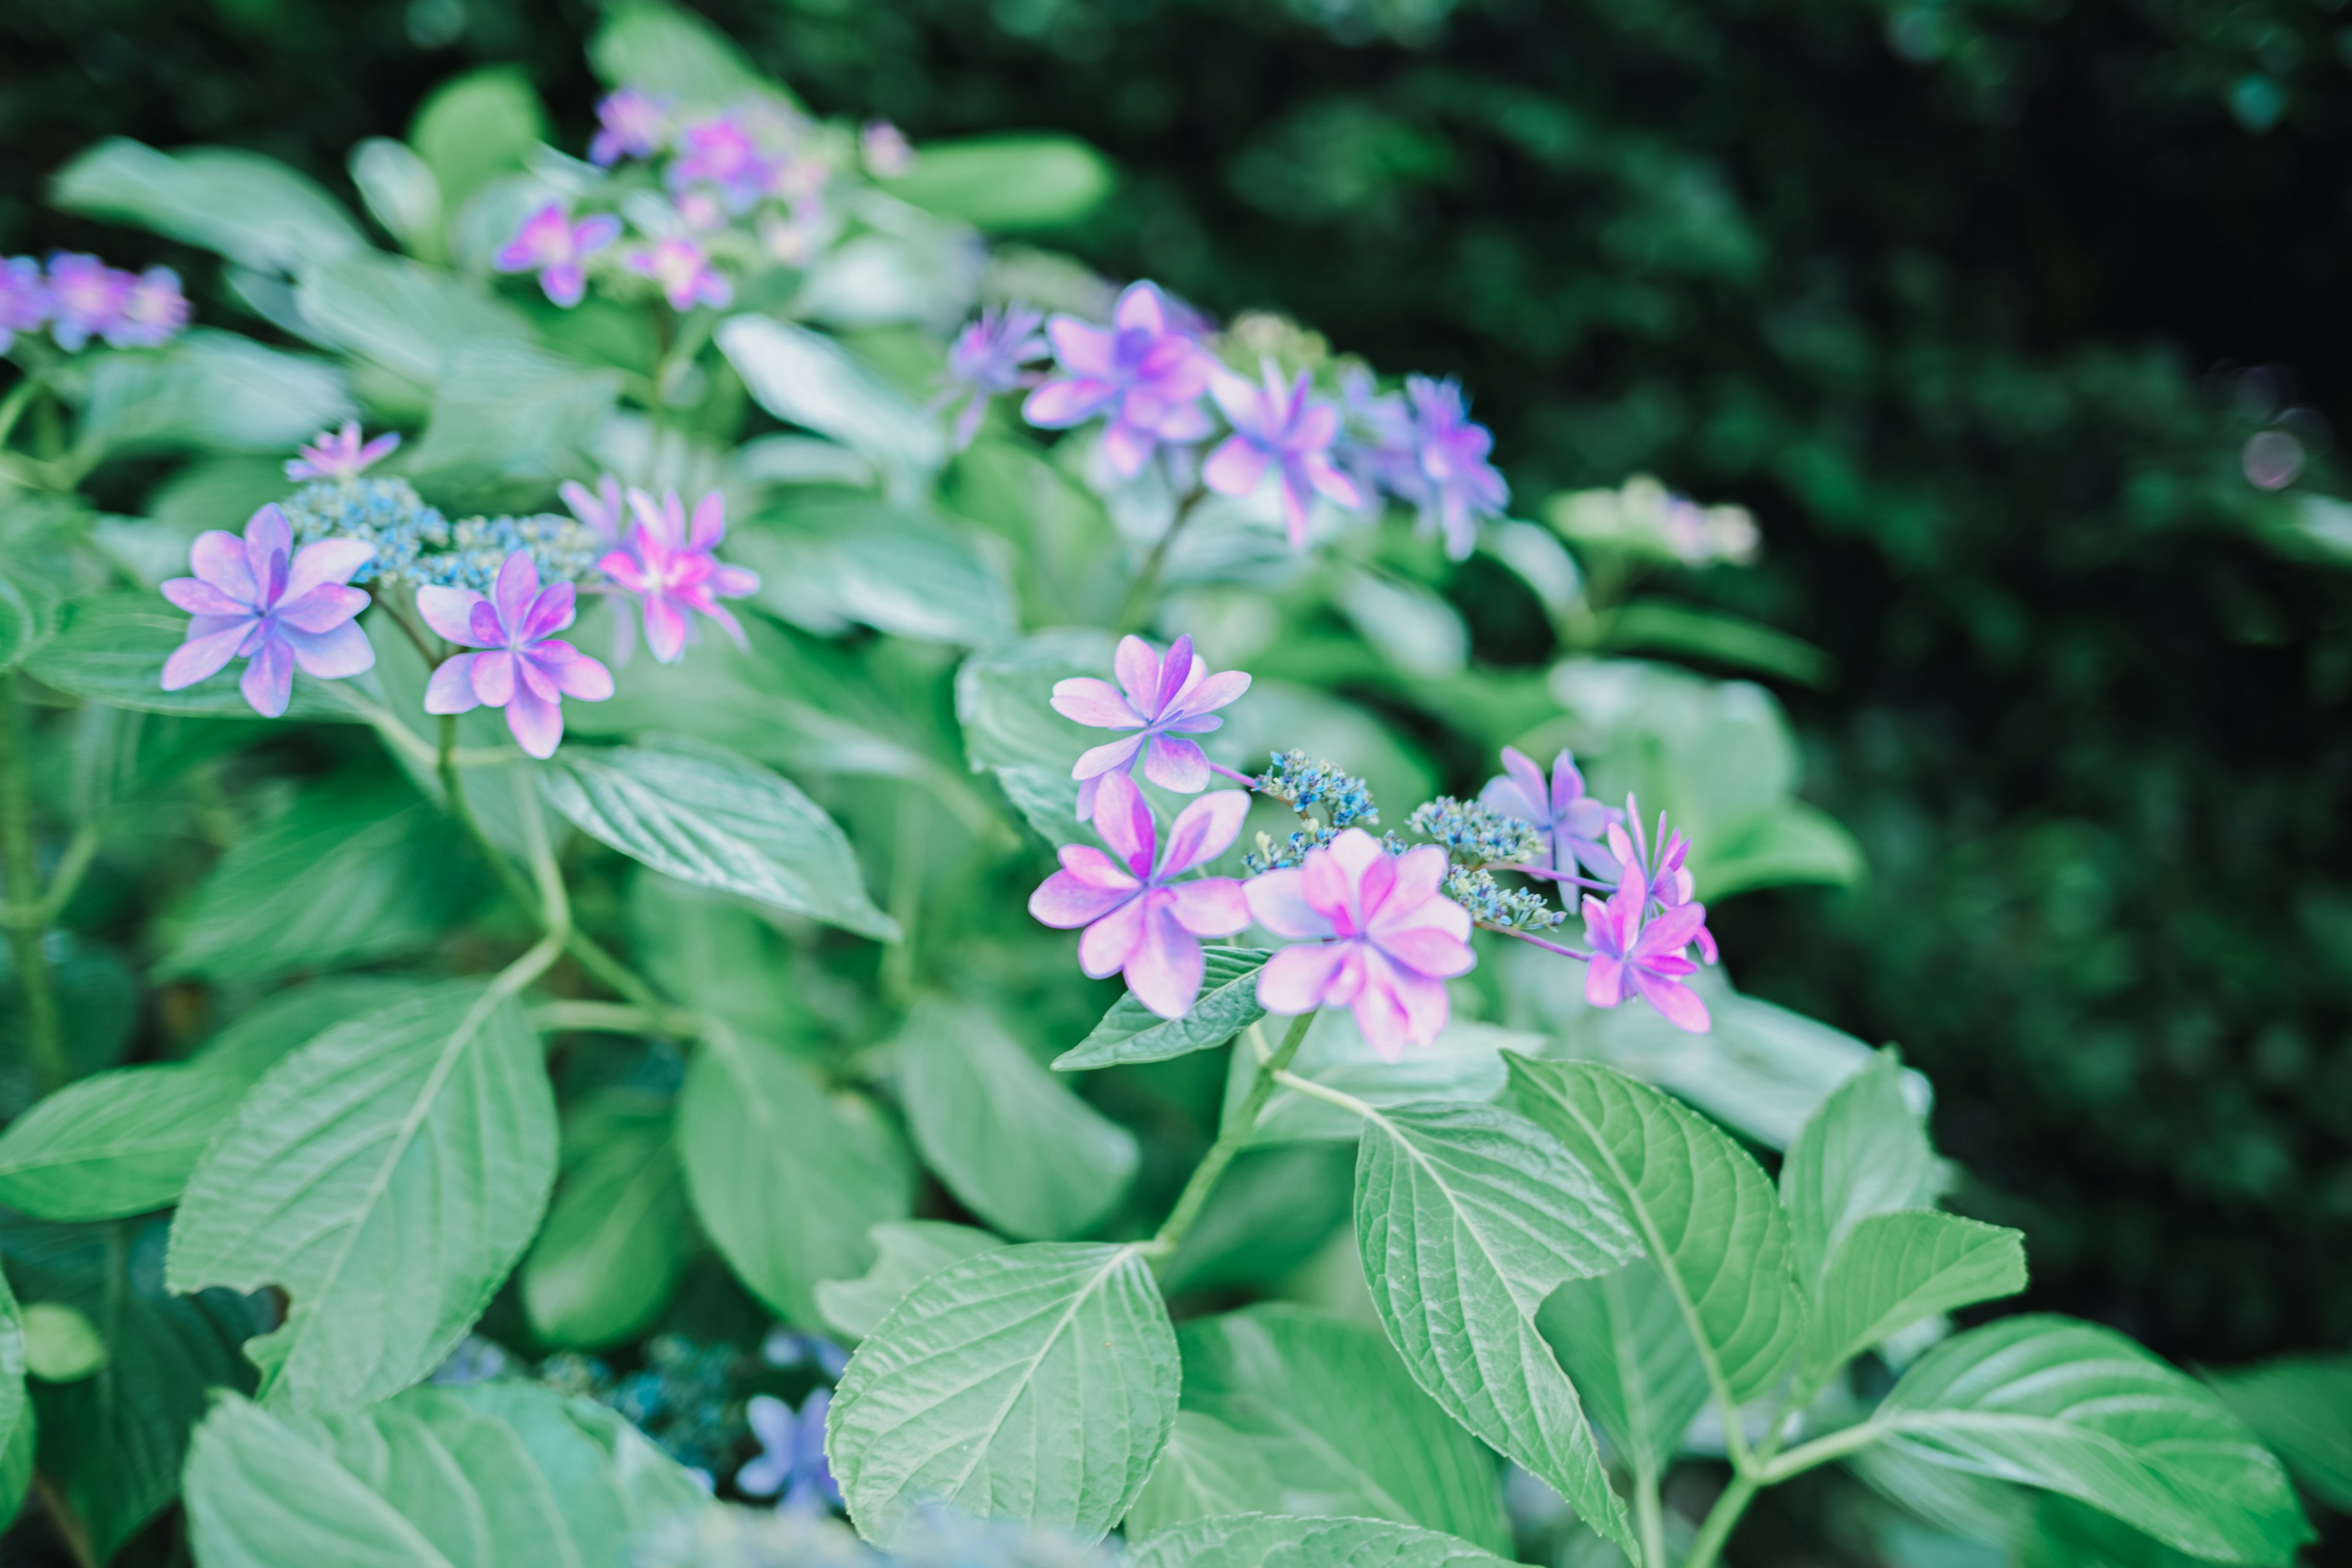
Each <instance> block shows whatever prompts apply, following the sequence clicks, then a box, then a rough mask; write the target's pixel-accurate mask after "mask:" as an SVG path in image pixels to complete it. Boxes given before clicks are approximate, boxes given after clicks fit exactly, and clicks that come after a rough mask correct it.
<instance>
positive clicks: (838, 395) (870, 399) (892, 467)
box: [714, 315, 946, 486]
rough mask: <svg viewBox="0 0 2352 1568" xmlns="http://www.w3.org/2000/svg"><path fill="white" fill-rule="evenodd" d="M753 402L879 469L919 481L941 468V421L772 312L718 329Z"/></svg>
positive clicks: (835, 346)
mask: <svg viewBox="0 0 2352 1568" xmlns="http://www.w3.org/2000/svg"><path fill="white" fill-rule="evenodd" d="M714 336H715V338H716V340H717V342H718V344H719V353H723V354H725V355H726V356H727V362H728V363H730V364H731V365H733V366H734V367H735V370H736V373H737V374H740V376H742V378H743V385H744V387H745V388H746V389H747V390H749V391H750V393H751V397H752V400H753V401H754V402H756V403H758V404H759V405H760V406H761V407H762V408H764V409H766V410H767V411H768V412H769V413H771V414H772V415H774V416H776V417H777V418H779V419H785V420H789V421H791V422H792V423H793V424H795V425H799V426H804V427H806V428H808V429H811V430H814V431H815V432H816V433H817V434H818V435H820V436H830V437H833V438H834V439H835V440H836V441H838V442H840V443H841V444H842V445H843V446H845V447H851V448H853V449H854V450H856V452H858V453H859V454H860V455H861V456H863V457H864V458H866V459H867V460H868V461H870V462H871V463H873V464H874V466H875V467H876V468H881V469H883V470H884V471H885V472H891V473H896V474H897V475H898V476H899V479H898V482H899V484H900V485H901V486H904V485H908V484H913V483H920V482H922V481H923V480H924V479H928V477H929V475H930V473H931V472H932V471H933V470H934V469H936V468H938V467H939V466H940V458H943V457H944V456H945V455H946V453H945V447H944V446H943V444H942V440H941V437H940V422H939V421H938V420H937V419H936V418H934V417H933V416H930V415H929V414H928V413H926V412H924V410H923V409H921V408H920V407H919V406H917V405H915V404H914V403H913V402H911V401H910V400H908V398H907V397H906V396H905V395H903V394H901V393H900V392H899V391H898V388H896V387H894V386H892V385H891V384H889V383H888V382H887V381H885V380H883V379H882V377H881V376H880V375H879V374H877V373H876V372H875V371H873V370H872V369H870V368H868V367H867V365H866V363H865V362H864V361H862V360H860V359H858V358H857V357H856V355H855V354H853V353H850V352H849V351H848V350H847V349H845V348H844V347H842V345H841V344H840V343H839V342H835V340H834V339H832V338H829V337H827V336H825V335H824V333H822V332H818V331H811V330H810V329H809V328H807V327H803V326H798V325H795V324H794V323H792V322H789V321H777V320H775V319H774V318H773V317H771V316H751V315H744V316H730V317H729V318H728V319H727V320H726V321H722V322H720V323H719V330H718V331H717V332H716V333H715V334H714Z"/></svg>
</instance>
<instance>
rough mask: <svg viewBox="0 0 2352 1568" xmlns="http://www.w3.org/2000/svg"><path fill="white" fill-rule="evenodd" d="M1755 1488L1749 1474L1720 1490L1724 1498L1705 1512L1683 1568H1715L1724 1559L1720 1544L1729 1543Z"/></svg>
mask: <svg viewBox="0 0 2352 1568" xmlns="http://www.w3.org/2000/svg"><path fill="white" fill-rule="evenodd" d="M1758 1484H1759V1483H1758V1481H1757V1479H1756V1478H1755V1477H1754V1476H1753V1475H1751V1474H1749V1473H1748V1471H1745V1470H1739V1471H1735V1472H1734V1473H1733V1475H1732V1478H1731V1484H1730V1485H1729V1486H1727V1487H1725V1488H1724V1489H1723V1495H1722V1496H1720V1497H1718V1498H1717V1499H1716V1500H1715V1506H1714V1507H1713V1508H1711V1509H1709V1510H1706V1522H1705V1523H1704V1524H1701V1525H1700V1526H1699V1527H1698V1539H1697V1540H1696V1541H1694V1542H1691V1550H1690V1555H1689V1556H1688V1557H1685V1559H1683V1568H1715V1563H1716V1560H1717V1558H1719V1557H1721V1556H1722V1555H1723V1543H1724V1542H1727V1541H1728V1540H1730V1539H1731V1530H1732V1527H1733V1526H1734V1525H1736V1524H1738V1522H1739V1516H1740V1515H1741V1514H1743V1513H1746V1512H1747V1511H1748V1503H1749V1502H1750V1501H1752V1500H1754V1499H1755V1496H1756V1489H1757V1486H1758Z"/></svg>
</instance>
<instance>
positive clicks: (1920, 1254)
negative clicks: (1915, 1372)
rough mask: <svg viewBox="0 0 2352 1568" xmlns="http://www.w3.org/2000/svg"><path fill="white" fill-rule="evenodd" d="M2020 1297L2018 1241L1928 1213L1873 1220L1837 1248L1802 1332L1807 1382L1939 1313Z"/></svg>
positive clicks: (2012, 1234)
mask: <svg viewBox="0 0 2352 1568" xmlns="http://www.w3.org/2000/svg"><path fill="white" fill-rule="evenodd" d="M2022 1289H2025V1237H2024V1235H2023V1233H2022V1232H2020V1231H2014V1230H2010V1229H2008V1228H2006V1227H2004V1226H1997V1225H1980V1224H1979V1223H1978V1222H1977V1221H1975V1220H1972V1219H1962V1218H1961V1217H1960V1216H1959V1215H1949V1214H1937V1212H1935V1211H1934V1210H1933V1209H1898V1210H1896V1211H1895V1212H1894V1213H1892V1214H1877V1215H1871V1216H1870V1217H1869V1218H1867V1219H1864V1220H1863V1221H1862V1222H1861V1223H1859V1224H1857V1225H1855V1226H1853V1228H1852V1229H1850V1230H1848V1231H1847V1232H1846V1234H1845V1237H1844V1239H1843V1240H1842V1241H1840V1242H1839V1243H1838V1248H1837V1252H1836V1254H1835V1256H1834V1257H1832V1258H1831V1259H1830V1267H1829V1272H1828V1273H1827V1274H1825V1275H1823V1276H1822V1287H1821V1291H1820V1293H1819V1295H1818V1297H1817V1298H1816V1300H1815V1301H1814V1305H1813V1312H1812V1316H1811V1319H1810V1320H1808V1321H1807V1322H1806V1324H1805V1351H1804V1370H1805V1376H1806V1378H1807V1379H1808V1380H1809V1381H1811V1380H1817V1379H1819V1378H1822V1377H1824V1376H1826V1375H1828V1373H1831V1372H1832V1371H1833V1370H1834V1369H1836V1368H1837V1367H1839V1366H1841V1365H1843V1364H1844V1363H1846V1362H1848V1361H1851V1360H1852V1359H1853V1358H1854V1357H1855V1356H1858V1355H1860V1354H1861V1353H1862V1352H1864V1351H1866V1350H1868V1349H1869V1348H1870V1347H1871V1346H1873V1345H1874V1344H1876V1343H1878V1342H1880V1341H1881V1340H1884V1339H1885V1338H1886V1337H1887V1336H1888V1335H1889V1334H1892V1333H1894V1332H1895V1331H1898V1330H1901V1329H1906V1328H1908V1327H1910V1326H1911V1325H1912V1324H1913V1323H1916V1322H1918V1321H1920V1320H1921V1319H1923V1318H1932V1317H1934V1316H1935V1315H1936V1314H1937V1313H1938V1312H1951V1311H1957V1310H1959V1309H1960V1308H1962V1307H1968V1306H1973V1305H1975V1304H1976V1303H1977V1302H1979V1301H1990V1300H1996V1299H1998V1298H2000V1297H2002V1296H2014V1295H2016V1294H2017V1293H2018V1292H2019V1291H2020V1290H2022Z"/></svg>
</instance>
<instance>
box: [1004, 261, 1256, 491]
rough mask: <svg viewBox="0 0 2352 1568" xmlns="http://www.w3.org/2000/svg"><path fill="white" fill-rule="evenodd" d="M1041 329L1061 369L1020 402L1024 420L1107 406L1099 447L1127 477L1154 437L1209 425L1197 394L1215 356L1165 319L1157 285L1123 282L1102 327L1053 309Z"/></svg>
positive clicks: (1195, 435)
mask: <svg viewBox="0 0 2352 1568" xmlns="http://www.w3.org/2000/svg"><path fill="white" fill-rule="evenodd" d="M1045 333H1046V336H1047V337H1049V338H1050V339H1052V341H1053V344H1054V353H1055V358H1056V359H1058V360H1059V361H1060V362H1061V368H1062V370H1063V371H1064V372H1065V373H1066V374H1065V375H1064V376H1063V378H1062V379H1060V380H1055V381H1048V382H1046V383H1045V384H1044V385H1043V386H1040V387H1039V388H1037V390H1036V391H1034V392H1033V393H1031V394H1030V395H1029V397H1028V400H1027V401H1026V402H1024V404H1022V405H1021V416H1022V417H1023V418H1024V419H1026V420H1028V421H1029V423H1030V424H1032V425H1037V426H1044V427H1045V428H1046V429H1049V430H1066V429H1067V428H1069V427H1070V426H1073V425H1082V424H1084V423H1085V422H1086V421H1087V420H1089V419H1091V418H1093V417H1094V416H1096V415H1097V414H1101V413H1105V412H1108V414H1109V415H1110V424H1109V425H1108V426H1107V427H1106V428H1105V429H1104V431H1103V450H1104V451H1105V452H1106V453H1108V455H1109V457H1110V466H1111V467H1112V468H1115V469H1117V470H1118V473H1119V474H1120V475H1122V476H1124V477H1125V478H1128V479H1133V478H1134V477H1135V476H1136V475H1137V474H1139V473H1141V472H1142V471H1143V465H1144V464H1145V463H1147V462H1149V461H1150V458H1151V454H1152V452H1153V450H1154V449H1155V448H1156V447H1158V446H1159V445H1160V442H1162V441H1197V440H1199V439H1201V438H1202V437H1204V436H1206V435H1207V434H1208V433H1209V431H1210V429H1211V428H1212V426H1211V425H1210V423H1209V416H1208V412H1207V411H1206V410H1205V409H1203V408H1202V406H1201V394H1202V393H1203V392H1206V391H1207V390H1208V389H1209V377H1210V376H1211V375H1212V374H1213V373H1214V372H1215V370H1216V363H1217V362H1216V361H1215V360H1213V359H1212V358H1211V357H1210V356H1209V352H1208V351H1207V350H1206V349H1203V348H1202V346H1201V345H1200V344H1199V343H1198V342H1194V341H1193V340H1192V336H1191V334H1189V333H1187V332H1186V331H1183V330H1182V329H1181V327H1179V326H1178V325H1177V324H1176V323H1175V322H1174V321H1172V320H1171V311H1170V310H1169V307H1168V301H1167V300H1165V299H1163V298H1162V297H1161V295H1160V289H1159V288H1158V286H1157V285H1154V284H1150V283H1130V284H1129V285H1128V286H1127V289H1126V290H1125V291H1124V292H1122V293H1121V294H1120V295H1119V297H1118V305H1117V306H1116V307H1115V308H1114V309H1113V310H1112V311H1111V324H1110V326H1109V327H1108V329H1106V328H1102V327H1097V326H1094V325H1092V324H1091V323H1089V322H1086V321H1079V320H1078V319H1077V318H1076V317H1075V316H1056V317H1055V318H1054V319H1053V321H1050V322H1048V323H1047V324H1046V328H1045Z"/></svg>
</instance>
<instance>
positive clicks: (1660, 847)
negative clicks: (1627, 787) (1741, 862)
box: [1609, 795, 1717, 963]
mask: <svg viewBox="0 0 2352 1568" xmlns="http://www.w3.org/2000/svg"><path fill="white" fill-rule="evenodd" d="M1610 815H1611V816H1619V814H1618V813H1615V812H1612V813H1611V814H1610ZM1620 822H1630V823H1632V824H1633V833H1632V834H1631V835H1630V836H1629V835H1628V834H1627V833H1626V831H1625V829H1624V828H1623V827H1622V826H1619V824H1618V823H1612V824H1611V825H1610V828H1609V847H1610V850H1611V851H1612V853H1613V854H1614V856H1615V858H1616V859H1617V862H1618V864H1619V865H1621V866H1622V867H1624V868H1626V869H1627V870H1629V871H1633V872H1638V873H1639V874H1640V875H1641V877H1642V879H1643V884H1644V885H1645V886H1646V887H1647V888H1648V889H1649V892H1650V897H1651V898H1652V899H1654V900H1656V901H1657V904H1658V906H1659V908H1661V909H1666V910H1672V909H1678V908H1680V907H1682V906H1683V905H1685V904H1690V901H1691V894H1692V892H1693V891H1694V890H1695V884H1694V883H1693V882H1692V879H1691V874H1690V868H1689V867H1687V866H1685V865H1684V864H1683V862H1684V861H1685V860H1686V859H1688V858H1689V857H1690V840H1689V839H1687V838H1685V837H1683V835H1682V833H1681V831H1680V830H1679V829H1677V830H1676V831H1675V832H1673V833H1671V834H1670V833H1668V832H1667V831H1666V816H1665V813H1664V812H1660V813H1659V814H1658V833H1657V858H1656V859H1655V860H1653V859H1651V858H1650V840H1649V839H1647V838H1645V837H1643V834H1642V812H1641V808H1640V807H1639V806H1637V805H1634V804H1633V796H1632V795H1627V796H1626V797H1625V810H1624V812H1623V814H1622V816H1621V817H1620ZM1691 907H1692V908H1694V909H1700V908H1704V906H1703V905H1696V904H1694V905H1691ZM1690 940H1691V941H1692V942H1696V943H1697V944H1698V953H1699V956H1700V957H1701V958H1703V959H1705V960H1706V962H1707V963H1714V962H1715V961H1716V958H1717V952H1716V946H1715V937H1714V935H1713V934H1712V933H1711V932H1709V931H1707V929H1706V927H1705V926H1701V927H1699V928H1698V930H1697V931H1696V933H1694V934H1693V936H1692V937H1691V939H1690Z"/></svg>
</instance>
